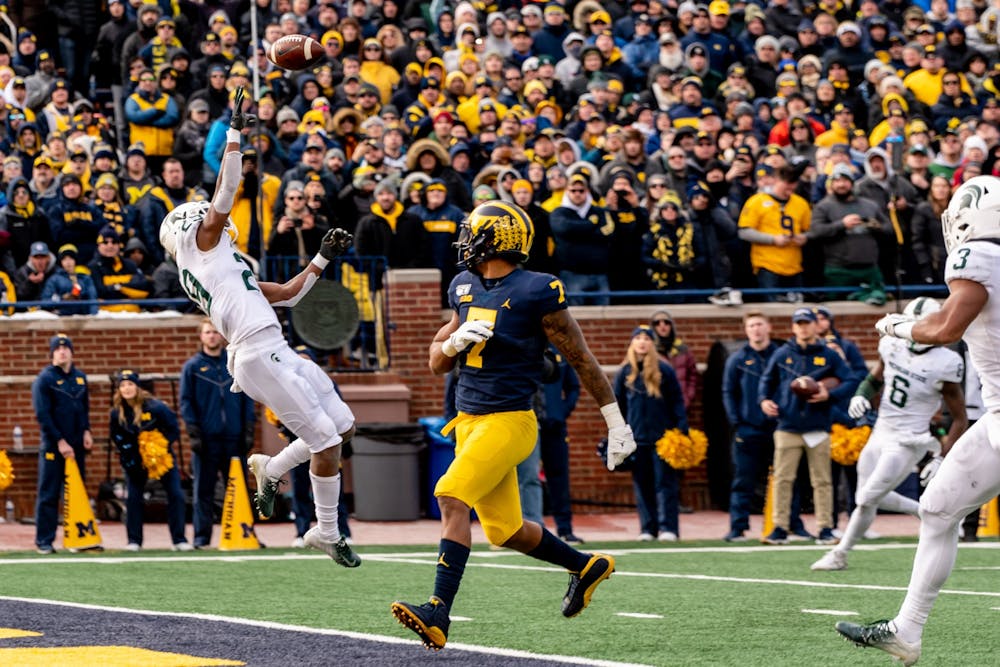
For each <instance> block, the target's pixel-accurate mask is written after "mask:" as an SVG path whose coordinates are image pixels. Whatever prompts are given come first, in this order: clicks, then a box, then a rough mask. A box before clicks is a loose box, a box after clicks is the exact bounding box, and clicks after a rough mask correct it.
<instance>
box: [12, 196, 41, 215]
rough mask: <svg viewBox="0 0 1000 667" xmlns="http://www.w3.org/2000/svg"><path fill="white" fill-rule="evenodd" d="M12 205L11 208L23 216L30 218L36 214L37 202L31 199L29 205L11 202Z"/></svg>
mask: <svg viewBox="0 0 1000 667" xmlns="http://www.w3.org/2000/svg"><path fill="white" fill-rule="evenodd" d="M10 206H11V208H13V209H14V213H16V214H17V215H19V216H21V217H22V218H30V217H31V216H33V215H34V214H35V202H33V201H31V200H30V199H29V200H28V205H27V206H25V207H24V208H22V207H20V206H14V204H13V203H11V205H10Z"/></svg>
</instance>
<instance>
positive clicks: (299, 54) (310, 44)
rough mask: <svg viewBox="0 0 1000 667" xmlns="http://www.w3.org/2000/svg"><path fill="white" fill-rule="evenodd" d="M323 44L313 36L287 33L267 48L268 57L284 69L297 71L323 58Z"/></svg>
mask: <svg viewBox="0 0 1000 667" xmlns="http://www.w3.org/2000/svg"><path fill="white" fill-rule="evenodd" d="M324 55H325V52H324V51H323V46H322V45H321V44H320V43H319V42H317V41H316V40H315V39H313V38H312V37H307V36H305V35H285V36H284V37H282V38H280V39H278V40H277V41H276V42H274V44H272V45H271V48H269V49H268V50H267V59H268V60H270V61H271V62H272V63H274V64H275V65H277V66H278V67H280V68H282V69H287V70H291V71H293V72H297V71H299V70H303V69H307V68H309V67H312V66H313V65H315V64H316V63H318V62H319V61H320V60H322V59H323V56H324Z"/></svg>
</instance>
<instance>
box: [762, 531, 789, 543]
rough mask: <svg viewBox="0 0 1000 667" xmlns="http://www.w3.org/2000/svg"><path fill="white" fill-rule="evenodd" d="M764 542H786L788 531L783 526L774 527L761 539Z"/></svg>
mask: <svg viewBox="0 0 1000 667" xmlns="http://www.w3.org/2000/svg"><path fill="white" fill-rule="evenodd" d="M761 542H763V543H764V544H788V531H787V530H785V529H784V528H777V527H776V528H775V529H774V530H772V531H771V534H770V535H768V536H767V537H765V538H764V539H762V540H761Z"/></svg>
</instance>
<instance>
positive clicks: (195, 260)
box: [177, 222, 281, 345]
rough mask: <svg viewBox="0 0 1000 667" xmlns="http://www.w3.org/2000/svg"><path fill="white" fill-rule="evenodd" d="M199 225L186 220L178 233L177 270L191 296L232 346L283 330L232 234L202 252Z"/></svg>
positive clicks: (187, 292) (184, 287)
mask: <svg viewBox="0 0 1000 667" xmlns="http://www.w3.org/2000/svg"><path fill="white" fill-rule="evenodd" d="M197 228H198V226H197V224H195V223H193V222H192V223H190V226H188V223H185V226H183V227H181V229H180V231H179V232H178V234H177V271H178V274H179V278H180V283H181V287H182V288H183V289H184V292H185V293H186V294H187V295H188V297H189V298H190V299H191V300H192V301H194V302H195V303H196V304H198V306H199V307H200V308H201V309H202V311H204V313H205V314H206V315H208V317H209V319H211V320H212V324H214V325H215V328H216V329H218V330H219V333H221V334H222V336H223V338H225V339H226V340H227V341H229V344H230V345H235V344H237V343H240V342H241V341H243V340H245V339H246V338H248V337H249V336H251V335H252V334H255V333H257V332H258V331H261V330H263V329H266V328H268V327H277V328H278V329H279V330H280V328H281V325H280V324H279V323H278V318H277V316H276V315H275V314H274V309H273V308H271V304H269V303H268V302H267V298H265V297H264V294H263V293H262V292H261V291H260V286H259V285H258V284H257V279H256V278H254V275H253V271H251V270H250V267H249V266H248V265H247V263H246V262H245V261H243V258H242V257H241V256H240V254H239V253H238V252H236V247H235V246H234V245H233V243H232V241H231V240H230V238H229V235H228V234H227V233H223V234H222V236H221V237H220V238H219V242H218V243H217V244H216V246H215V247H214V248H212V249H211V250H208V251H202V250H199V249H198V243H197V240H196V237H197Z"/></svg>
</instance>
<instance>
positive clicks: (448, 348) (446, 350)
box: [441, 337, 458, 357]
mask: <svg viewBox="0 0 1000 667" xmlns="http://www.w3.org/2000/svg"><path fill="white" fill-rule="evenodd" d="M441 352H442V354H444V356H446V357H454V356H456V355H457V354H458V350H456V349H455V346H454V345H452V344H451V337H448V338H445V339H444V342H442V343H441Z"/></svg>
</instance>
